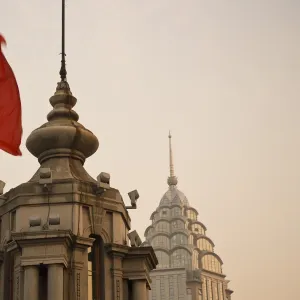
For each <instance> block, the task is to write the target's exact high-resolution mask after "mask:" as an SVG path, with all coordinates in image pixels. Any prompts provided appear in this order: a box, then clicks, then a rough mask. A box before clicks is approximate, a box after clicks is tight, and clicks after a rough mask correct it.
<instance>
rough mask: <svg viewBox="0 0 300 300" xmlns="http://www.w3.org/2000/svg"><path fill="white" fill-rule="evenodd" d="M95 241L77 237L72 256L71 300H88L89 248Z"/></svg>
mask: <svg viewBox="0 0 300 300" xmlns="http://www.w3.org/2000/svg"><path fill="white" fill-rule="evenodd" d="M93 241H94V239H91V238H84V237H77V238H76V240H75V241H74V244H73V249H72V254H71V268H72V275H71V281H72V283H71V284H72V286H71V287H70V288H71V298H72V299H74V300H86V299H87V298H88V248H89V247H91V246H92V245H93Z"/></svg>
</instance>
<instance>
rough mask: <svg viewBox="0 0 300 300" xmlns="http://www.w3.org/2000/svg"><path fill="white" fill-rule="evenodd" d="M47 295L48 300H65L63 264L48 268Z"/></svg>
mask: <svg viewBox="0 0 300 300" xmlns="http://www.w3.org/2000/svg"><path fill="white" fill-rule="evenodd" d="M47 293H48V298H47V300H64V266H63V265H62V264H53V265H49V266H48V289H47Z"/></svg>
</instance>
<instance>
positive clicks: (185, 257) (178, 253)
mask: <svg viewBox="0 0 300 300" xmlns="http://www.w3.org/2000/svg"><path fill="white" fill-rule="evenodd" d="M191 260H192V259H191V254H190V253H189V252H188V251H187V250H185V249H176V250H175V251H174V252H173V253H172V254H171V266H172V267H176V268H180V267H181V268H183V267H185V268H187V269H190V268H191Z"/></svg>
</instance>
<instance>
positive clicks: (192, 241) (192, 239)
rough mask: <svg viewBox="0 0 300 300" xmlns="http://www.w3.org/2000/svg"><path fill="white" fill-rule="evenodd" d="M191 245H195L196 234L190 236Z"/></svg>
mask: <svg viewBox="0 0 300 300" xmlns="http://www.w3.org/2000/svg"><path fill="white" fill-rule="evenodd" d="M189 245H194V236H193V235H192V234H191V235H190V236H189Z"/></svg>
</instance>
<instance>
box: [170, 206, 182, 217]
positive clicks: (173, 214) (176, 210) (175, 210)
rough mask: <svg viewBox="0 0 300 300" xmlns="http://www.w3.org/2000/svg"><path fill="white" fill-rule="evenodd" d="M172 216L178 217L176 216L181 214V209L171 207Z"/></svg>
mask: <svg viewBox="0 0 300 300" xmlns="http://www.w3.org/2000/svg"><path fill="white" fill-rule="evenodd" d="M172 216H173V217H178V216H182V209H181V208H180V207H177V206H176V207H173V208H172Z"/></svg>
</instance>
